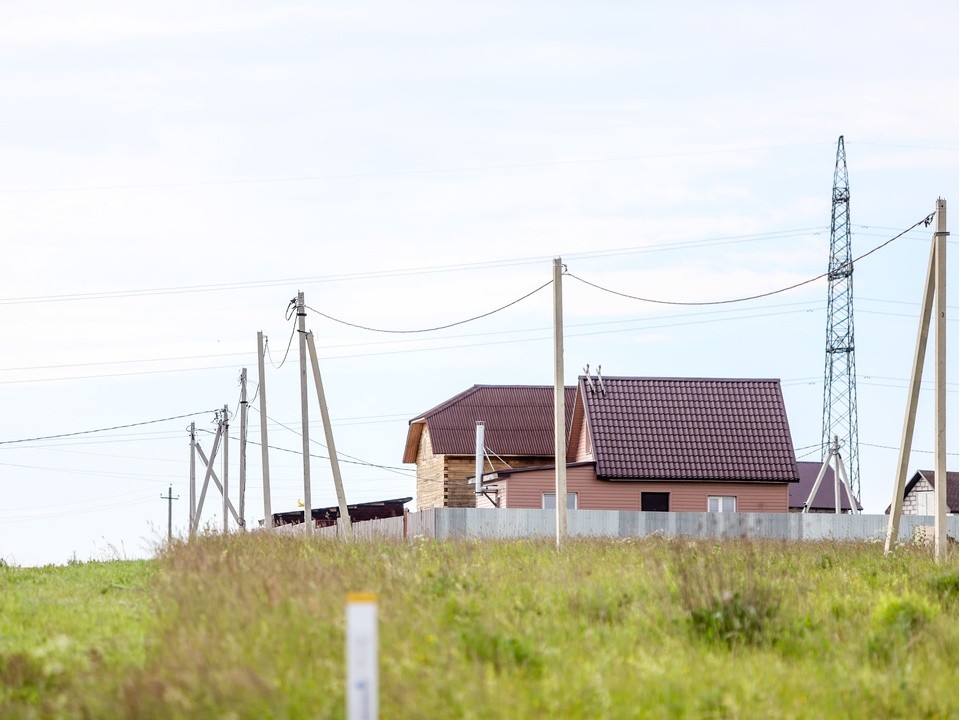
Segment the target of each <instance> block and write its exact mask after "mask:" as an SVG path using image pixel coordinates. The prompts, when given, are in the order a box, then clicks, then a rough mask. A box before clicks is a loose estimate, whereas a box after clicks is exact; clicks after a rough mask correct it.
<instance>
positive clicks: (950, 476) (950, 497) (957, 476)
mask: <svg viewBox="0 0 960 720" xmlns="http://www.w3.org/2000/svg"><path fill="white" fill-rule="evenodd" d="M935 475H936V473H935V472H934V471H933V470H917V471H916V472H915V473H914V474H913V477H912V478H910V480H908V481H907V484H906V486H905V487H904V489H903V496H904V497H906V496H907V495H909V494H910V491H911V490H913V488H914V487H915V486H916V484H917V483H918V482H920V478H921V477H922V478H923V479H924V480H926V481H927V482H928V483H930V487H932V488H936V487H937V486H936V483H935V482H934V476H935ZM958 484H960V473H958V472H957V471H956V470H947V512H948V513H957V512H960V497H958V496H960V488H958ZM887 512H890V508H889V507H888V508H887Z"/></svg>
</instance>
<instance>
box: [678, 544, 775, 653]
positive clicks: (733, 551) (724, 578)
mask: <svg viewBox="0 0 960 720" xmlns="http://www.w3.org/2000/svg"><path fill="white" fill-rule="evenodd" d="M674 571H675V573H676V575H677V591H678V594H679V598H680V604H681V605H682V607H683V609H684V610H685V611H686V613H687V616H688V619H689V623H690V627H691V629H692V630H693V632H694V634H695V635H698V636H700V637H702V638H703V639H705V640H707V641H710V642H720V643H724V644H726V645H728V646H732V645H738V644H743V645H758V644H760V643H762V642H763V641H764V640H765V639H767V638H768V635H769V630H770V627H771V625H772V623H773V621H775V620H776V618H777V616H778V615H779V612H780V600H781V594H780V592H779V591H777V590H776V589H774V588H773V587H772V586H771V585H770V584H769V583H768V582H767V581H766V580H765V579H764V578H762V577H761V574H760V572H759V570H758V548H757V545H756V544H755V543H751V542H747V541H743V542H740V543H736V544H735V543H727V544H725V545H724V546H723V547H721V546H717V547H716V548H713V547H710V546H706V545H704V544H701V543H683V542H678V543H676V544H675V545H674Z"/></svg>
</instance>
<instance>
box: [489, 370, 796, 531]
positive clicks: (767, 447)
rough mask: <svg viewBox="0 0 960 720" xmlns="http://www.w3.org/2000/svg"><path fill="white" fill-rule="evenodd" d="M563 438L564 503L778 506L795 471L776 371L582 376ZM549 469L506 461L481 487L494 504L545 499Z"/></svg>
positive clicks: (549, 499) (550, 499)
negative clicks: (768, 374)
mask: <svg viewBox="0 0 960 720" xmlns="http://www.w3.org/2000/svg"><path fill="white" fill-rule="evenodd" d="M568 438H569V440H568V449H567V462H568V466H567V498H566V502H567V506H568V507H570V508H579V509H599V510H653V511H680V512H738V511H739V512H784V513H785V512H788V510H789V507H790V490H789V489H790V486H791V485H792V484H796V483H797V482H798V480H799V474H798V470H797V462H796V459H795V454H794V449H793V441H792V439H791V437H790V426H789V424H788V422H787V413H786V408H785V406H784V402H783V395H782V393H781V391H780V381H779V380H742V379H696V378H643V377H605V378H603V379H602V380H601V379H600V378H598V377H589V376H582V377H580V379H579V382H578V384H577V389H576V398H575V400H574V405H573V417H572V420H571V427H570V432H569V436H568ZM554 477H555V470H554V468H553V466H552V465H547V466H541V467H526V468H524V467H509V468H504V469H498V470H497V471H496V472H491V473H485V474H484V476H483V480H482V489H483V491H484V497H485V498H487V499H489V501H490V504H491V505H494V506H496V507H506V508H549V507H555V503H556V494H555V486H554V482H555V479H554ZM479 504H480V503H478V505H479Z"/></svg>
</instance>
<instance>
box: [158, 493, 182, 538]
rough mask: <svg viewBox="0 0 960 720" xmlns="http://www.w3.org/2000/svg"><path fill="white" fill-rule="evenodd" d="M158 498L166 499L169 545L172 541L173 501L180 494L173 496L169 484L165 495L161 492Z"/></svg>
mask: <svg viewBox="0 0 960 720" xmlns="http://www.w3.org/2000/svg"><path fill="white" fill-rule="evenodd" d="M160 499H161V500H166V501H167V544H168V545H169V544H170V543H171V542H173V501H174V500H179V499H180V496H179V495H177V496H176V497H174V496H173V485H171V486H170V489H169V490H167V494H166V495H163V494H162V493H161V495H160Z"/></svg>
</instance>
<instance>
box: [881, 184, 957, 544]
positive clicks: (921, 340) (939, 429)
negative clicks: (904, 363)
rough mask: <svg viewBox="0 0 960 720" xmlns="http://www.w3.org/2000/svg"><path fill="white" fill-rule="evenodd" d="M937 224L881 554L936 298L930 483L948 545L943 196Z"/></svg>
mask: <svg viewBox="0 0 960 720" xmlns="http://www.w3.org/2000/svg"><path fill="white" fill-rule="evenodd" d="M935 215H936V219H937V229H936V231H935V232H934V233H933V241H932V242H931V244H930V260H929V262H928V265H927V276H926V281H925V283H924V288H923V300H922V302H921V306H920V323H919V328H918V330H917V343H916V346H915V349H914V353H913V369H912V370H911V372H910V390H909V393H908V395H907V407H906V411H905V414H904V420H903V434H902V436H901V439H900V455H899V458H898V460H897V470H896V477H895V478H894V484H893V498H892V500H891V502H890V518H889V520H888V522H887V538H886V541H885V543H884V553H890V552H892V551H893V546H894V545H895V544H896V542H897V538H898V537H899V534H900V516H901V515H902V513H903V492H904V489H905V487H906V483H907V469H908V464H909V462H910V451H911V449H912V447H913V431H914V427H915V425H916V419H917V404H918V401H919V397H920V381H921V379H922V377H923V361H924V357H925V355H926V351H927V340H928V338H929V335H930V319H931V315H932V314H933V302H934V297H936V300H937V315H938V317H937V343H936V351H935V352H936V355H937V357H936V363H935V364H936V379H935V385H936V390H935V415H936V433H935V438H934V444H935V447H934V453H935V456H936V469H935V471H934V485H935V491H936V493H935V494H936V508H935V510H934V536H935V537H934V554H935V555H936V557H937V559H938V560H939V559H942V557H943V554H944V552H945V549H946V548H945V545H946V354H947V353H946V284H947V283H946V242H947V236H948V235H949V233H948V232H947V203H946V201H945V200H944V199H943V198H939V199H938V200H937V209H936V213H935Z"/></svg>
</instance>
